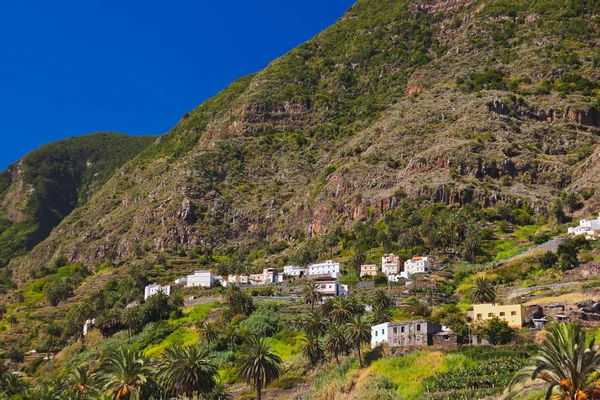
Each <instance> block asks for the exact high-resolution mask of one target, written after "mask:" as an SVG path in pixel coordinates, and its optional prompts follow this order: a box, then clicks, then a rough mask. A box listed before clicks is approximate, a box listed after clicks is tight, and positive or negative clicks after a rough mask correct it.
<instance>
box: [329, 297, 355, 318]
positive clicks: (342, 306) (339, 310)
mask: <svg viewBox="0 0 600 400" xmlns="http://www.w3.org/2000/svg"><path fill="white" fill-rule="evenodd" d="M352 314H353V310H352V304H350V301H348V299H347V298H345V297H344V296H339V297H336V298H335V300H334V302H333V309H332V310H331V313H330V314H329V316H330V318H331V321H332V322H333V323H335V324H345V323H346V322H347V321H348V320H349V319H350V317H351V316H352Z"/></svg>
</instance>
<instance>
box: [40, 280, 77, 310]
mask: <svg viewBox="0 0 600 400" xmlns="http://www.w3.org/2000/svg"><path fill="white" fill-rule="evenodd" d="M71 296H73V286H72V285H71V284H70V283H69V282H68V281H67V280H65V279H59V280H56V281H54V282H51V283H50V284H49V285H48V286H47V287H46V298H47V299H48V301H49V302H50V304H51V305H52V306H54V307H56V306H57V305H58V303H60V302H61V301H64V300H67V299H68V298H69V297H71Z"/></svg>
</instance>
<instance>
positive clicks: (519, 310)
mask: <svg viewBox="0 0 600 400" xmlns="http://www.w3.org/2000/svg"><path fill="white" fill-rule="evenodd" d="M525 315H526V312H525V306H524V305H522V304H508V305H500V304H495V303H487V304H473V319H474V320H476V321H487V320H489V319H492V318H494V317H498V318H500V319H503V320H505V321H506V322H508V325H509V326H510V327H511V328H516V329H521V328H522V327H523V326H524V325H525Z"/></svg>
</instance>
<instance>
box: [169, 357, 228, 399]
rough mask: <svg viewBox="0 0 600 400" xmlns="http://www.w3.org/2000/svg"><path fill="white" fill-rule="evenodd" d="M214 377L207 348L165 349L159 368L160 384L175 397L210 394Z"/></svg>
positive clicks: (215, 368) (214, 383)
mask: <svg viewBox="0 0 600 400" xmlns="http://www.w3.org/2000/svg"><path fill="white" fill-rule="evenodd" d="M216 375H217V367H216V366H215V365H214V364H213V362H212V360H211V358H210V354H209V351H208V348H206V347H199V346H187V347H181V346H174V347H170V348H167V349H166V350H165V352H164V355H163V360H162V362H161V365H160V368H159V377H160V382H161V383H162V384H163V386H164V387H165V388H166V391H167V392H168V393H169V394H171V395H173V396H175V397H177V396H182V395H185V396H193V395H195V394H199V393H209V392H211V391H212V390H213V389H214V388H215V385H216V380H215V377H216Z"/></svg>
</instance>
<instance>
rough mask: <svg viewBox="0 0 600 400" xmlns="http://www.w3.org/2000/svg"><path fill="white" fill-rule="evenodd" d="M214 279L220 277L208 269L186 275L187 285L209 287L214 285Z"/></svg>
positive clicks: (219, 279) (219, 278)
mask: <svg viewBox="0 0 600 400" xmlns="http://www.w3.org/2000/svg"><path fill="white" fill-rule="evenodd" d="M215 281H222V278H221V277H220V276H217V275H213V273H212V272H210V271H196V272H194V275H188V277H187V282H186V283H187V287H195V286H200V287H206V288H210V287H212V286H213V285H214V283H215Z"/></svg>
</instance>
